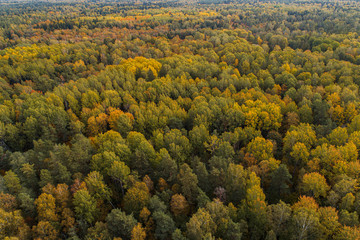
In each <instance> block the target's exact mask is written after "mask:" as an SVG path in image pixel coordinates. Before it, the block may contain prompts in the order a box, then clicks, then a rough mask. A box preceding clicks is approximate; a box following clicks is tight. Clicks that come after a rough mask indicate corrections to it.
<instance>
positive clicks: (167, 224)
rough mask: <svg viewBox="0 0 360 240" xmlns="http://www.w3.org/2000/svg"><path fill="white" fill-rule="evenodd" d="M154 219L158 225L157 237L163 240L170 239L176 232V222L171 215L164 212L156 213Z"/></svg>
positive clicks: (156, 228)
mask: <svg viewBox="0 0 360 240" xmlns="http://www.w3.org/2000/svg"><path fill="white" fill-rule="evenodd" d="M153 219H154V221H155V223H156V227H155V234H154V235H155V237H156V238H157V239H161V240H165V239H168V238H169V236H171V234H172V233H173V231H174V230H175V222H174V220H173V219H172V218H171V216H170V215H168V214H166V213H165V212H162V211H156V212H154V214H153Z"/></svg>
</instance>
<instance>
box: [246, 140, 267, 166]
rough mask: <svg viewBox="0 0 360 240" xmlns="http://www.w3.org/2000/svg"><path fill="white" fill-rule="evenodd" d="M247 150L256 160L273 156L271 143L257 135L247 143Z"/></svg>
mask: <svg viewBox="0 0 360 240" xmlns="http://www.w3.org/2000/svg"><path fill="white" fill-rule="evenodd" d="M247 151H248V152H249V153H251V154H252V155H253V156H254V157H255V158H256V160H257V161H258V162H260V161H262V160H268V159H270V158H272V157H273V144H272V142H271V141H269V140H266V139H264V138H260V137H257V138H255V139H254V140H252V141H251V142H250V143H249V144H248V146H247Z"/></svg>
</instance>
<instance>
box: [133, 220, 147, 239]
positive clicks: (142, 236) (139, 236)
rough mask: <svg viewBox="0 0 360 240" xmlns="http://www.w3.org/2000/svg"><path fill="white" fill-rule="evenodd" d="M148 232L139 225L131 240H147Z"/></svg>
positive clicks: (134, 229) (135, 228) (134, 230)
mask: <svg viewBox="0 0 360 240" xmlns="http://www.w3.org/2000/svg"><path fill="white" fill-rule="evenodd" d="M145 238H146V232H145V229H144V228H142V227H141V223H138V224H137V225H136V226H135V227H134V228H133V229H132V231H131V240H145Z"/></svg>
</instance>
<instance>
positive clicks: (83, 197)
mask: <svg viewBox="0 0 360 240" xmlns="http://www.w3.org/2000/svg"><path fill="white" fill-rule="evenodd" d="M73 204H74V206H75V214H76V217H77V218H78V219H80V220H84V221H86V222H88V223H90V224H91V223H93V222H94V221H95V219H96V214H97V212H98V209H97V206H96V200H95V198H94V197H92V196H91V195H90V193H89V192H88V190H87V189H81V190H79V191H77V192H76V193H75V194H74V200H73Z"/></svg>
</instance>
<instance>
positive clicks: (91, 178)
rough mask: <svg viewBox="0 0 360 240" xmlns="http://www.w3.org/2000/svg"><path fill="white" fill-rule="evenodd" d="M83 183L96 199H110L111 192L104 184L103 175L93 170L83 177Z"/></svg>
mask: <svg viewBox="0 0 360 240" xmlns="http://www.w3.org/2000/svg"><path fill="white" fill-rule="evenodd" d="M85 183H86V186H87V188H88V191H89V193H90V194H91V195H92V196H93V197H94V198H95V199H97V200H110V197H111V192H110V189H109V188H108V187H107V186H106V184H105V182H104V180H103V176H102V175H101V174H100V173H99V172H97V171H93V172H90V173H89V174H88V176H87V177H86V178H85Z"/></svg>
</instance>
